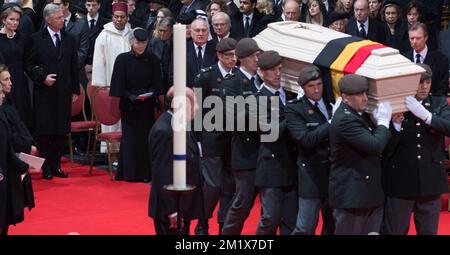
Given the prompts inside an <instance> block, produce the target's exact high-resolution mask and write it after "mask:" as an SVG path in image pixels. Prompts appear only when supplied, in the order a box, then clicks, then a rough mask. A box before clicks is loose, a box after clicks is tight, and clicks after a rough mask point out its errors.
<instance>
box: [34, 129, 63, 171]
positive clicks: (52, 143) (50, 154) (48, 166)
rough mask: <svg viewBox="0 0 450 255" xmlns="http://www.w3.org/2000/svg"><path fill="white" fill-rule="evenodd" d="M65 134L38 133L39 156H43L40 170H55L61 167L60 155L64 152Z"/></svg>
mask: <svg viewBox="0 0 450 255" xmlns="http://www.w3.org/2000/svg"><path fill="white" fill-rule="evenodd" d="M65 140H66V136H65V135H38V143H37V149H38V151H39V156H40V157H42V158H45V161H44V165H43V166H42V171H44V172H48V171H55V170H58V169H59V168H61V155H62V154H63V152H64V144H65Z"/></svg>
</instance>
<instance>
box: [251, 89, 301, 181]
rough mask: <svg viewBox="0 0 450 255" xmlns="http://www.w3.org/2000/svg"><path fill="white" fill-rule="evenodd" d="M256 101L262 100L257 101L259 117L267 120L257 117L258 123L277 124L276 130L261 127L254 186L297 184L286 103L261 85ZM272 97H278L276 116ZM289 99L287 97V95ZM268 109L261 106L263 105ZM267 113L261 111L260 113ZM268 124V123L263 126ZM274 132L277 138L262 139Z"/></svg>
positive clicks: (292, 141)
mask: <svg viewBox="0 0 450 255" xmlns="http://www.w3.org/2000/svg"><path fill="white" fill-rule="evenodd" d="M256 97H257V100H258V101H260V100H262V101H265V104H261V103H259V104H258V117H259V118H261V117H262V116H264V115H265V116H267V119H263V120H261V119H258V121H259V123H264V124H262V125H265V124H266V123H274V122H277V123H278V130H276V129H277V128H275V129H271V130H270V131H266V130H264V129H262V130H260V135H261V142H260V145H259V151H258V160H257V163H256V176H255V186H257V187H289V186H292V185H295V184H297V172H296V167H295V157H296V155H295V143H294V140H293V139H292V137H291V136H290V134H289V130H288V128H287V121H286V117H285V113H284V108H285V106H284V105H283V103H281V100H279V99H277V97H275V95H274V94H272V92H270V91H269V90H268V89H267V88H266V87H264V86H263V87H262V88H261V89H260V90H259V92H258V93H257V95H256ZM272 100H278V103H279V104H278V108H279V112H278V114H277V115H278V116H276V117H278V118H275V119H272V118H271V117H273V116H272V114H271V110H273V109H274V107H275V106H273V105H272V103H271V102H272ZM286 100H288V98H286ZM263 105H264V106H266V107H267V108H263V107H262V106H263ZM264 112H265V113H266V114H262V113H264ZM252 116H254V115H252ZM266 127H267V126H266ZM269 132H270V133H272V135H275V134H276V132H278V134H277V136H278V137H277V139H276V140H275V141H271V142H265V141H264V139H262V136H263V135H268V133H269Z"/></svg>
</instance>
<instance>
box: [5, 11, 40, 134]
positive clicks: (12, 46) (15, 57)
mask: <svg viewBox="0 0 450 255" xmlns="http://www.w3.org/2000/svg"><path fill="white" fill-rule="evenodd" d="M1 10H2V12H1V14H0V20H1V22H2V24H3V27H2V28H1V29H0V53H1V55H2V56H3V60H4V63H3V64H5V65H7V66H8V68H9V72H10V73H11V81H12V83H13V84H14V87H13V89H12V91H11V95H10V99H11V102H12V104H13V105H14V106H15V107H16V108H17V110H18V111H19V115H20V118H21V119H22V121H23V122H24V123H25V124H26V125H27V127H28V128H31V127H32V116H33V115H32V108H31V97H30V89H29V86H28V79H27V78H26V76H25V73H24V71H25V66H26V62H27V60H26V59H27V57H28V56H30V55H31V54H29V53H28V52H27V51H26V48H27V47H25V43H26V36H25V35H24V34H21V33H19V32H17V31H16V30H17V27H18V25H19V20H20V17H21V15H22V10H21V9H20V7H17V6H15V5H10V4H6V5H4V6H3V7H2V9H1Z"/></svg>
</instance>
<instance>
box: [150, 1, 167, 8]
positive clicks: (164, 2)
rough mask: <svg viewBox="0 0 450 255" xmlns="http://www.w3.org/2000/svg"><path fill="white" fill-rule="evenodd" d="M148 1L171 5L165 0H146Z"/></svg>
mask: <svg viewBox="0 0 450 255" xmlns="http://www.w3.org/2000/svg"><path fill="white" fill-rule="evenodd" d="M146 1H147V3H157V4H161V5H164V6H165V7H167V6H169V3H168V2H167V1H164V0H146Z"/></svg>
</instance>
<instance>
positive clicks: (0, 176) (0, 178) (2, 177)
mask: <svg viewBox="0 0 450 255" xmlns="http://www.w3.org/2000/svg"><path fill="white" fill-rule="evenodd" d="M4 178H5V177H4V176H3V174H2V173H0V181H3V179H4Z"/></svg>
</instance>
